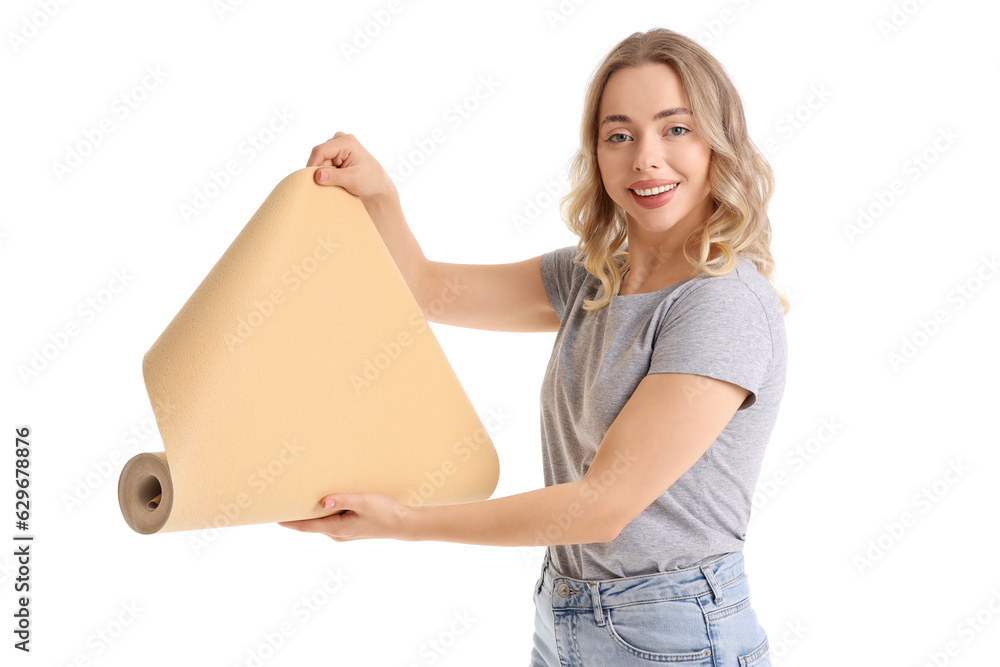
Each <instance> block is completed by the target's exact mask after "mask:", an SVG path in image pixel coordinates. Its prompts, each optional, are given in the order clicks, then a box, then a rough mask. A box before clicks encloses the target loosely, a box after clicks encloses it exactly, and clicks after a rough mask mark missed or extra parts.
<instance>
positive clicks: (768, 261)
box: [559, 28, 790, 314]
mask: <svg viewBox="0 0 1000 667" xmlns="http://www.w3.org/2000/svg"><path fill="white" fill-rule="evenodd" d="M647 63H663V64H665V65H668V66H669V67H671V68H673V70H674V72H676V73H677V76H678V78H679V79H680V80H681V84H682V86H683V89H684V92H685V93H687V96H688V99H689V101H690V103H691V113H692V115H693V116H694V120H695V125H696V127H697V129H698V130H699V132H700V133H701V135H702V136H703V137H704V139H705V141H706V142H707V143H708V144H709V145H710V146H711V147H712V153H711V157H710V160H709V170H708V174H709V182H710V186H711V197H712V203H713V206H714V211H713V213H712V214H711V215H710V216H709V218H708V220H707V221H706V222H705V224H704V225H703V226H702V227H701V228H700V229H698V230H696V231H695V232H693V233H692V234H691V235H690V236H688V238H687V239H686V240H685V243H684V249H683V252H684V258H685V259H686V260H687V261H688V262H689V263H691V264H692V266H693V268H692V271H691V274H690V276H689V277H690V278H694V277H695V276H697V275H698V274H699V273H700V272H702V271H704V272H705V273H706V274H707V275H709V276H720V275H725V274H727V273H729V272H730V271H732V270H734V269H735V268H736V263H737V261H738V256H737V255H742V256H745V257H747V258H749V259H750V260H752V261H753V263H754V264H755V265H756V266H757V270H758V271H759V272H760V274H761V275H763V276H764V277H765V278H767V279H768V280H769V281H771V283H772V284H773V282H774V280H773V278H772V274H773V271H774V260H773V258H772V257H771V250H770V244H771V225H770V222H769V220H768V217H767V204H768V201H769V200H770V198H771V194H772V192H773V190H774V174H773V172H772V171H771V167H770V165H769V164H768V163H767V160H766V159H765V158H764V156H763V155H762V154H761V153H760V151H759V150H758V149H757V147H756V146H755V145H754V143H753V142H752V141H751V140H750V137H749V135H748V133H747V127H746V119H745V118H744V115H743V102H742V101H741V99H740V96H739V93H737V92H736V87H735V86H734V85H733V83H732V81H731V80H730V79H729V76H728V74H726V71H725V70H724V69H723V67H722V65H721V64H720V63H719V62H718V61H717V60H716V59H715V57H713V56H712V55H711V54H710V53H709V52H708V51H706V50H705V49H704V48H703V47H702V46H701V45H699V44H698V43H697V42H695V41H694V40H692V39H690V38H688V37H685V36H684V35H681V34H679V33H676V32H673V31H672V30H667V29H666V28H654V29H652V30H649V31H647V32H636V33H633V34H631V35H630V36H628V37H627V38H625V39H624V40H622V41H621V42H620V43H619V44H618V45H616V46H615V47H614V48H613V49H611V51H610V52H609V53H608V55H607V56H606V57H605V59H604V62H602V63H601V64H600V65H599V66H598V68H597V70H596V72H595V73H594V76H593V78H592V79H591V82H590V85H589V87H588V88H587V94H586V98H585V100H584V107H583V122H582V124H581V128H580V149H579V150H578V151H577V152H576V153H575V154H574V156H573V158H572V159H571V161H570V167H569V177H570V183H571V189H570V192H569V194H567V195H566V196H564V197H562V198H561V199H560V202H559V210H560V213H561V214H562V216H563V220H564V221H565V223H566V226H567V227H569V228H570V230H572V231H573V233H574V234H576V235H577V236H578V237H579V239H580V240H579V242H578V243H577V255H576V257H575V258H574V260H573V261H574V263H577V264H579V263H581V262H580V261H579V260H580V258H581V256H582V255H586V260H585V261H584V262H583V265H584V266H585V267H586V269H587V271H588V272H589V273H590V274H591V275H593V276H594V277H596V278H597V279H598V280H599V281H600V282H601V290H600V292H599V294H600V296H599V297H598V298H596V299H587V300H585V301H584V306H583V307H584V309H585V310H600V309H601V308H603V307H604V306H606V305H608V303H610V301H611V295H613V294H618V292H619V290H620V289H621V283H622V276H623V274H624V272H625V271H626V270H627V269H628V266H629V259H628V252H627V250H626V249H625V247H624V246H625V243H626V241H627V236H628V234H627V231H628V227H627V222H626V215H625V211H624V209H622V208H621V207H620V206H618V205H617V204H616V203H615V202H614V201H613V200H612V199H611V197H610V196H608V193H607V191H606V190H605V189H604V184H603V182H602V180H601V172H600V168H599V167H598V163H597V141H598V117H597V115H598V111H599V107H600V103H601V96H602V95H603V93H604V87H605V85H606V84H607V82H608V79H609V78H610V76H611V75H612V74H613V73H614V72H616V71H618V70H620V69H624V68H627V67H640V66H642V65H645V64H647ZM775 291H776V292H777V294H778V298H779V299H780V300H781V308H782V311H783V312H784V313H785V314H787V313H788V310H789V307H790V304H789V302H788V299H786V298H785V296H784V295H783V294H782V293H781V292H780V291H778V290H777V289H775Z"/></svg>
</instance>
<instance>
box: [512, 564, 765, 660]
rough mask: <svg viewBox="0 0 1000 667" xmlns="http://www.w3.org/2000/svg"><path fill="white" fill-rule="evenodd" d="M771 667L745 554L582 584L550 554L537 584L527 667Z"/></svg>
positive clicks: (582, 582)
mask: <svg viewBox="0 0 1000 667" xmlns="http://www.w3.org/2000/svg"><path fill="white" fill-rule="evenodd" d="M654 662H665V663H679V664H681V665H684V666H685V667H695V666H697V667H750V665H753V666H754V667H765V666H766V667H770V666H771V658H770V654H769V652H768V645H767V634H766V633H765V632H764V628H762V627H761V626H760V624H759V623H758V622H757V614H756V613H755V612H754V610H753V609H752V608H751V606H750V589H749V584H748V582H747V575H746V573H744V571H743V554H742V553H740V552H738V551H737V552H733V553H729V554H726V555H724V556H721V557H720V558H717V559H716V560H713V561H712V562H710V563H706V564H704V565H702V566H700V567H689V568H685V569H683V570H674V571H671V572H661V573H658V574H650V575H641V576H635V577H624V578H616V579H598V580H591V581H581V580H579V579H570V578H568V577H564V576H562V575H561V574H559V572H557V571H556V570H555V569H554V568H553V567H552V564H551V563H550V562H549V555H548V552H546V554H545V561H544V562H543V563H542V574H541V576H540V577H539V578H538V581H537V582H536V583H535V635H534V648H533V649H532V651H531V667H557V666H558V667H583V666H584V665H586V666H588V667H589V666H591V665H594V666H598V665H599V666H601V667H603V666H605V665H613V666H616V667H617V666H618V665H621V666H622V667H630V666H632V665H646V666H648V665H649V664H650V663H654Z"/></svg>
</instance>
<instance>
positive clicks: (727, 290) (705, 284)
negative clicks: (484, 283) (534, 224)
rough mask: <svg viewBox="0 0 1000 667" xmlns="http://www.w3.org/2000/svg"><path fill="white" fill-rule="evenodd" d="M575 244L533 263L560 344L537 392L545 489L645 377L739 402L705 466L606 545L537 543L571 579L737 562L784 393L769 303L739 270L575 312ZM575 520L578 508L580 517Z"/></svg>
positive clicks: (780, 321) (781, 331) (781, 329)
mask: <svg viewBox="0 0 1000 667" xmlns="http://www.w3.org/2000/svg"><path fill="white" fill-rule="evenodd" d="M576 252H577V251H576V247H575V246H566V247H564V248H558V249H556V250H552V251H550V252H547V253H545V254H543V255H542V260H541V262H542V280H543V282H544V284H545V291H546V292H547V293H548V297H549V301H551V303H552V306H553V307H554V308H555V311H556V313H557V314H558V315H559V319H560V322H561V323H560V325H559V332H558V333H557V334H556V340H555V344H554V345H553V348H552V357H551V359H550V360H549V365H548V367H547V368H546V371H545V375H544V377H543V380H542V387H541V431H542V465H543V468H544V477H545V484H546V486H550V485H553V484H561V483H564V482H572V481H576V480H579V479H581V478H582V477H583V475H584V474H585V473H586V472H587V470H588V468H589V467H590V464H591V463H592V462H593V460H594V455H595V454H596V453H597V448H598V446H599V445H600V444H601V440H603V438H604V435H605V433H606V432H607V430H608V427H610V426H611V423H612V422H613V421H614V420H615V417H617V416H618V413H619V412H620V411H621V409H622V407H623V406H624V405H625V403H626V401H628V399H629V397H630V396H631V395H632V393H633V392H634V391H635V388H636V387H637V386H638V384H639V381H640V380H642V378H643V376H645V375H647V374H648V373H693V374H697V375H705V376H708V377H713V378H717V379H720V380H725V381H727V382H732V383H734V384H737V385H739V386H741V387H743V388H745V389H747V390H749V391H750V392H752V393H751V394H750V395H749V396H747V399H746V400H745V401H744V402H743V405H741V406H740V409H739V410H738V411H737V412H736V414H735V415H734V416H733V418H732V419H731V420H730V421H729V423H728V424H727V425H726V427H725V429H724V430H723V431H722V433H721V434H720V435H719V437H718V438H717V439H716V440H715V442H713V443H712V445H711V446H710V447H709V448H708V450H707V451H706V452H705V454H704V455H702V457H701V458H700V459H698V461H697V462H696V463H695V464H694V466H692V467H691V468H690V469H689V470H687V472H685V473H684V474H683V475H682V476H681V477H680V478H679V479H678V480H677V481H676V482H674V484H673V485H672V486H671V487H670V488H669V489H667V490H666V491H665V492H664V493H663V494H662V495H661V496H660V497H659V498H657V499H656V500H655V501H654V502H653V503H652V504H651V505H650V506H649V507H648V508H646V509H645V510H643V512H642V513H641V514H640V515H639V516H638V517H636V518H635V519H633V520H632V521H631V522H630V523H629V524H628V525H627V526H625V528H624V529H623V530H622V531H621V533H620V534H619V535H618V537H617V538H616V539H614V540H612V541H611V542H593V543H588V544H560V545H549V547H548V553H549V558H550V559H551V561H552V565H553V566H554V567H555V568H556V570H558V571H559V572H560V573H561V574H563V575H564V576H568V577H574V578H577V579H609V578H616V577H629V576H637V575H642V574H654V573H657V572H666V571H668V570H676V569H681V568H685V567H692V566H697V565H702V564H703V563H706V562H708V561H710V560H713V559H715V558H717V557H719V556H721V555H723V554H727V553H731V552H735V551H741V550H742V548H743V542H744V538H745V536H746V527H747V523H748V522H749V520H750V505H751V497H752V495H753V492H754V487H755V486H756V483H757V478H758V477H759V476H760V469H761V463H762V460H763V457H764V449H765V447H766V446H767V443H768V440H769V439H770V436H771V431H772V430H773V428H774V423H775V420H776V418H777V415H778V407H779V404H780V402H781V397H782V395H783V394H784V389H785V367H786V363H787V356H788V352H787V346H786V342H785V321H784V315H783V313H782V310H781V302H780V301H779V300H778V295H777V293H776V291H775V289H774V287H773V285H772V284H771V283H770V282H769V281H768V280H767V279H766V278H764V277H763V276H762V275H761V274H760V273H759V272H758V271H757V268H756V266H755V265H754V263H753V262H752V261H750V260H749V259H747V258H745V257H742V256H740V258H739V264H738V268H737V269H736V270H735V271H732V272H730V273H729V274H727V275H724V276H709V275H707V274H705V273H701V274H699V275H698V276H696V277H695V278H692V279H688V280H684V281H681V282H679V283H675V284H674V285H671V286H669V287H665V288H663V289H661V290H659V291H656V292H649V293H645V294H626V295H615V296H613V297H612V298H611V303H610V304H608V305H607V306H605V307H604V308H602V309H601V310H598V311H587V310H584V309H583V301H584V299H585V298H594V297H596V295H597V291H598V289H599V287H600V282H599V281H598V280H597V279H596V278H595V277H594V276H592V275H590V273H588V272H587V270H586V268H584V266H583V265H582V264H573V263H572V260H573V257H574V256H575V255H576ZM585 509H586V508H585Z"/></svg>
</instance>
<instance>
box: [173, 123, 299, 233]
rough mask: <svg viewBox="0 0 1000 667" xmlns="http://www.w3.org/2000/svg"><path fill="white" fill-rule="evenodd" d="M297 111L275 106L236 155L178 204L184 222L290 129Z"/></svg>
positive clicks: (238, 147)
mask: <svg viewBox="0 0 1000 667" xmlns="http://www.w3.org/2000/svg"><path fill="white" fill-rule="evenodd" d="M293 120H295V114H294V113H292V112H290V111H289V110H288V108H287V107H285V106H282V107H281V108H280V109H278V108H272V109H271V117H270V118H268V119H267V121H265V123H264V125H263V126H261V127H260V129H258V130H257V131H256V132H254V133H252V134H248V135H246V137H244V138H243V140H242V141H240V143H239V145H238V146H237V147H236V157H235V158H232V159H229V160H226V161H225V163H224V164H223V166H222V167H220V168H218V169H210V170H209V172H208V175H207V176H206V177H205V179H204V180H203V181H202V184H201V185H198V186H195V187H194V188H193V190H192V196H191V199H190V200H189V201H182V202H181V203H179V204H178V205H177V212H178V213H179V214H180V216H181V220H182V221H183V222H184V223H189V222H191V220H193V219H194V218H196V217H197V216H199V215H201V214H202V213H204V212H205V210H206V209H207V208H208V207H209V205H210V204H211V203H212V202H213V201H215V200H216V199H218V197H219V195H221V194H222V192H223V190H225V189H226V188H228V187H229V186H230V185H231V184H232V182H233V177H235V176H238V175H239V174H240V173H242V171H243V167H245V166H246V165H248V164H250V163H251V162H253V160H254V158H256V157H257V156H258V155H259V154H260V153H262V152H263V151H265V150H267V148H268V147H269V146H270V145H271V144H273V143H274V142H275V141H276V140H277V138H278V135H279V134H281V133H282V132H284V131H285V130H287V129H288V127H289V124H290V123H291V121H293Z"/></svg>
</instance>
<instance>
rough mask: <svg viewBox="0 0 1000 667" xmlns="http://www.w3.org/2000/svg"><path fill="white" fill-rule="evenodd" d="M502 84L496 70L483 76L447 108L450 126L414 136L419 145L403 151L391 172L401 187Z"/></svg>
mask: <svg viewBox="0 0 1000 667" xmlns="http://www.w3.org/2000/svg"><path fill="white" fill-rule="evenodd" d="M499 87H500V82H499V81H497V80H496V79H495V78H494V77H493V75H492V74H489V75H482V76H480V77H479V81H478V83H477V84H476V86H475V88H473V90H472V92H471V93H469V94H468V95H465V96H464V97H462V99H460V100H459V101H458V102H455V103H454V104H452V105H451V106H450V107H448V108H447V109H445V111H444V113H443V114H442V116H441V119H442V120H443V121H444V122H445V123H446V125H447V128H441V127H435V128H434V129H433V130H431V131H430V132H429V133H428V134H427V136H425V137H421V138H419V139H414V140H413V143H414V144H415V146H416V148H414V149H413V150H412V151H410V152H409V153H407V154H406V155H401V156H400V157H399V161H398V164H397V166H396V171H395V173H393V172H389V178H390V179H391V180H392V182H393V183H394V184H395V185H396V186H397V187H398V186H400V185H402V184H403V182H404V181H406V179H408V178H409V177H410V176H412V175H413V174H414V173H416V170H417V167H419V166H421V165H423V164H424V163H426V162H427V160H428V158H430V156H431V155H433V154H434V152H435V151H436V150H437V148H438V146H439V145H440V144H443V143H445V142H446V141H447V140H448V137H449V131H450V132H454V131H456V130H457V129H458V128H460V127H461V126H462V125H463V124H464V123H465V122H466V121H467V120H469V119H470V118H472V114H473V113H475V112H476V111H477V110H478V109H479V108H480V107H481V106H482V104H483V102H485V101H486V100H488V99H489V98H491V97H492V96H493V94H494V93H495V92H496V90H497V88H499ZM386 171H388V170H386Z"/></svg>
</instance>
